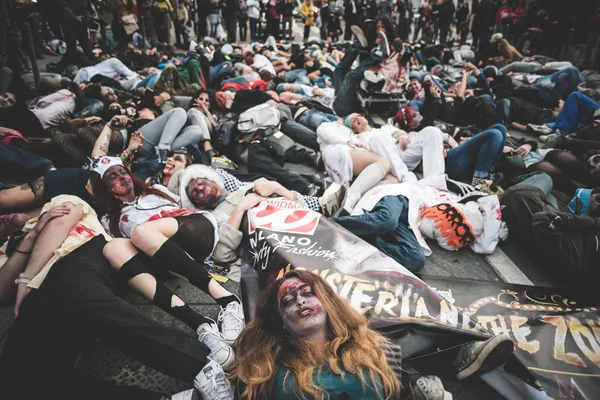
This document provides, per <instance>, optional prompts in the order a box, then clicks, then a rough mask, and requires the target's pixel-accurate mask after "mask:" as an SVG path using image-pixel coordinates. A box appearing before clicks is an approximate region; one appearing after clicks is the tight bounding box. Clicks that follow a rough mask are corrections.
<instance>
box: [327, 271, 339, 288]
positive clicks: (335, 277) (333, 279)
mask: <svg viewBox="0 0 600 400" xmlns="http://www.w3.org/2000/svg"><path fill="white" fill-rule="evenodd" d="M325 280H326V281H327V283H329V284H330V285H331V287H332V288H333V290H334V291H336V292H337V291H338V289H339V288H338V285H339V284H340V283H342V276H341V275H340V274H338V273H335V274H331V275H329V276H328V277H327V278H326V279H325Z"/></svg>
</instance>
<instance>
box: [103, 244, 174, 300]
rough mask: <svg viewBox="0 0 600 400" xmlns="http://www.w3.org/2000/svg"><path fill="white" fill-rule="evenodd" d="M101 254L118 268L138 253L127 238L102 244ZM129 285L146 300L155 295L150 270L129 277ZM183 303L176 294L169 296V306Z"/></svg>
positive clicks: (153, 280)
mask: <svg viewBox="0 0 600 400" xmlns="http://www.w3.org/2000/svg"><path fill="white" fill-rule="evenodd" d="M102 254H103V255H104V257H105V258H106V259H107V260H108V262H109V263H110V265H111V266H112V267H113V268H114V269H116V270H117V271H118V270H120V269H121V268H122V267H123V265H125V263H127V262H128V261H129V260H131V259H132V258H133V257H135V256H136V255H137V254H138V249H136V248H135V246H134V245H133V244H131V241H130V240H129V239H122V238H120V239H113V240H111V241H110V242H108V243H107V244H106V246H104V249H103V250H102ZM127 284H128V285H129V287H131V288H132V289H133V290H135V291H136V292H137V293H139V294H140V295H141V296H142V297H144V298H145V299H146V300H148V301H153V300H154V296H155V295H156V284H157V281H156V278H155V277H154V276H153V275H152V274H150V272H145V273H141V274H139V275H136V276H134V277H133V278H131V279H129V281H128V282H127ZM183 305H185V303H184V302H183V300H181V299H180V298H179V297H177V296H176V295H173V296H172V297H171V307H172V308H174V307H181V306H183Z"/></svg>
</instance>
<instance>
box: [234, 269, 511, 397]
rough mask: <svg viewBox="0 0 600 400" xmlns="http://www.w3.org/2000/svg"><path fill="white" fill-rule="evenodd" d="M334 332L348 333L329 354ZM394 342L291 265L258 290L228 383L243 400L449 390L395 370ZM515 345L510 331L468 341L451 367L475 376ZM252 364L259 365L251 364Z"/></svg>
mask: <svg viewBox="0 0 600 400" xmlns="http://www.w3.org/2000/svg"><path fill="white" fill-rule="evenodd" d="M342 316H344V318H342ZM338 331H339V332H346V334H345V335H343V336H344V337H345V338H346V339H344V340H346V343H342V346H341V348H342V349H343V350H342V353H340V354H334V353H335V351H334V344H335V340H337V339H336V338H338V339H339V336H340V335H339V334H335V332H338ZM353 337H354V339H352V338H353ZM359 337H362V339H358V338H359ZM256 338H262V339H259V340H257V339H256ZM393 348H394V346H393V345H392V344H391V343H390V342H389V341H388V340H387V339H385V338H384V337H383V336H381V335H380V334H379V333H377V332H376V331H374V330H372V329H371V328H369V327H368V324H367V320H366V319H364V317H363V316H361V315H359V314H358V313H357V311H356V310H354V309H352V308H351V307H350V305H349V304H348V303H347V302H346V301H345V300H343V299H342V298H341V297H339V296H338V295H337V294H336V292H335V291H334V290H333V289H332V287H331V285H329V284H328V283H327V282H326V281H325V280H324V279H323V278H321V277H320V276H319V275H317V274H315V273H313V272H308V271H302V270H293V271H290V272H288V273H286V274H285V275H284V276H283V277H282V278H281V279H278V280H275V281H274V282H272V283H271V284H270V285H269V286H267V287H266V288H265V289H264V290H263V291H262V292H261V294H260V297H259V299H258V302H257V308H256V314H255V316H254V318H253V319H252V322H250V323H249V324H248V326H247V328H246V329H245V330H244V331H243V332H242V334H241V335H240V337H239V339H238V341H237V342H236V345H235V350H236V352H237V354H239V357H238V363H237V365H236V368H235V370H234V372H233V374H232V378H231V381H232V383H233V386H234V388H235V391H236V392H237V393H238V396H239V397H240V398H241V399H252V398H261V397H263V396H266V397H269V398H273V399H276V400H281V399H289V398H297V397H298V396H299V395H304V396H307V395H309V396H312V397H314V398H327V397H328V396H331V397H333V396H338V395H339V394H340V393H343V394H346V395H348V396H350V397H352V398H355V397H358V398H364V399H396V398H401V397H400V396H401V393H400V391H401V390H402V391H408V392H410V394H411V397H412V398H415V399H419V400H433V399H436V400H438V399H443V398H449V396H451V394H450V393H448V392H446V391H445V389H444V386H443V384H442V382H441V380H440V379H439V378H437V377H435V376H422V375H421V374H419V373H418V372H417V371H415V370H414V369H413V368H410V366H409V365H405V366H403V368H398V367H399V365H398V364H397V360H394V359H393V357H386V353H387V354H390V355H391V354H394V350H393ZM513 350H514V345H513V342H512V341H511V339H510V337H509V336H508V335H498V336H495V337H493V338H491V339H488V340H485V341H476V342H471V343H467V344H466V345H464V346H462V347H461V348H460V350H459V352H458V354H457V356H456V358H455V360H454V362H453V367H454V371H455V372H456V373H457V378H458V379H459V380H462V379H467V378H469V377H473V376H478V375H480V374H482V373H484V372H487V371H490V370H491V369H494V368H496V367H497V366H499V365H502V364H503V363H504V362H506V360H507V359H508V358H509V357H510V356H511V355H512V352H513ZM273 354H275V355H276V356H275V357H273ZM350 359H352V361H349V360H350ZM257 365H258V366H263V367H262V368H259V369H258V370H257V369H256V366H257ZM250 366H253V369H251V368H250ZM313 370H314V371H313ZM257 371H258V372H257ZM338 371H340V372H338ZM396 371H403V373H402V375H404V376H400V377H399V376H398V373H397V372H396ZM342 373H343V374H344V378H343V383H342V378H341V374H342ZM257 374H258V375H257ZM315 374H317V377H316V378H315ZM400 378H402V380H403V381H406V382H407V384H406V387H404V388H402V385H401V384H400ZM324 381H327V382H330V385H327V386H325V385H323V382H324ZM366 382H370V383H366Z"/></svg>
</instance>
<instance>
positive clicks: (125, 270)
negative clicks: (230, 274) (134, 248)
mask: <svg viewBox="0 0 600 400" xmlns="http://www.w3.org/2000/svg"><path fill="white" fill-rule="evenodd" d="M149 273H150V271H148V269H147V268H146V266H145V265H144V263H143V262H142V260H141V259H140V258H139V257H138V255H135V256H134V257H132V258H131V259H130V260H129V261H127V262H126V263H125V264H123V266H122V267H121V269H120V270H119V277H120V278H121V279H123V280H124V281H125V282H127V283H129V281H130V280H131V279H133V278H135V277H136V276H138V275H141V274H149ZM173 296H175V294H174V293H173V292H171V291H170V290H169V289H168V288H167V287H166V286H165V285H164V284H163V283H162V282H159V281H158V280H156V290H155V292H154V297H153V298H152V303H153V304H154V305H156V306H157V307H159V308H160V309H161V310H163V311H165V312H167V313H168V314H170V315H172V316H173V317H175V318H177V319H178V320H180V321H182V322H183V323H184V324H186V325H188V326H189V327H190V328H192V329H193V330H194V331H195V330H197V329H198V327H199V326H200V325H201V324H203V323H205V322H213V321H211V320H210V319H208V318H206V317H204V316H203V315H201V314H198V313H197V312H196V311H194V310H193V309H191V308H190V307H189V306H188V305H187V304H184V305H182V306H175V307H172V306H171V302H172V299H173Z"/></svg>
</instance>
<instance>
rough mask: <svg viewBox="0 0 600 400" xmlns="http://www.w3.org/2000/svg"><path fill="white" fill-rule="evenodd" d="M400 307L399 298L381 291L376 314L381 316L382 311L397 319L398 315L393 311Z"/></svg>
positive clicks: (376, 305)
mask: <svg viewBox="0 0 600 400" xmlns="http://www.w3.org/2000/svg"><path fill="white" fill-rule="evenodd" d="M397 305H398V298H397V297H396V296H394V294H393V293H390V292H385V291H381V292H379V297H378V298H377V304H375V314H377V315H380V314H381V311H385V312H386V313H388V314H389V315H391V316H392V317H397V316H398V315H396V313H395V312H394V311H393V310H392V309H393V308H394V307H396V306H397Z"/></svg>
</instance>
